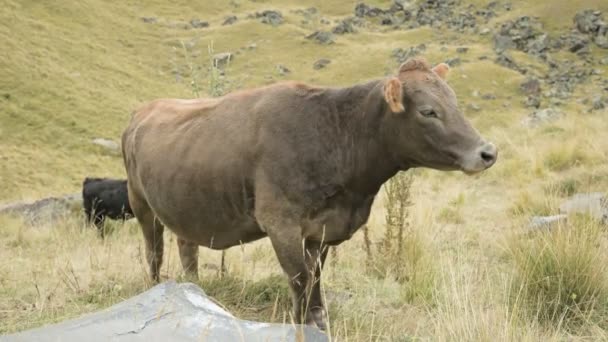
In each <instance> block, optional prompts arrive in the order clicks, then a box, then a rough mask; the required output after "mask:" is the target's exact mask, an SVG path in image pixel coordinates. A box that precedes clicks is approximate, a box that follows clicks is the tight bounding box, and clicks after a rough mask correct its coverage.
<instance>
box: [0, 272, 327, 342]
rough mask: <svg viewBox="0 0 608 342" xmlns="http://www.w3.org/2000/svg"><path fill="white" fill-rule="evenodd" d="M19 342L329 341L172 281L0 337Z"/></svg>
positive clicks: (317, 333)
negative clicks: (253, 316)
mask: <svg viewBox="0 0 608 342" xmlns="http://www.w3.org/2000/svg"><path fill="white" fill-rule="evenodd" d="M0 340H2V341H4V342H18V341H40V342H44V341H49V342H50V341H87V342H97V341H100V342H101V341H116V342H121V341H146V342H152V341H201V340H202V341H226V342H231V341H235V342H236V341H245V342H247V341H301V340H304V341H307V342H325V341H329V338H328V337H327V335H325V334H324V333H322V332H321V331H320V330H318V329H316V328H314V327H311V326H303V325H290V324H276V323H262V322H253V321H247V320H242V319H239V318H236V317H234V316H233V315H232V314H230V313H229V312H227V311H226V310H224V309H223V308H221V307H220V306H218V305H217V304H215V303H214V302H213V301H212V300H211V299H210V298H209V297H207V295H205V292H204V291H203V290H201V289H200V288H199V287H197V286H196V285H194V284H192V283H181V284H177V283H176V282H175V281H168V282H165V283H162V284H158V285H156V286H154V287H152V288H151V289H149V290H148V291H146V292H143V293H141V294H139V295H137V296H135V297H132V298H130V299H127V300H125V301H122V302H120V303H118V304H115V305H113V306H111V307H109V308H107V309H104V310H99V311H97V312H94V313H90V314H85V315H83V316H81V317H79V318H75V319H71V320H67V321H64V322H60V323H56V324H50V325H46V326H43V327H40V328H35V329H31V330H26V331H22V332H18V333H15V334H11V335H4V336H1V337H0Z"/></svg>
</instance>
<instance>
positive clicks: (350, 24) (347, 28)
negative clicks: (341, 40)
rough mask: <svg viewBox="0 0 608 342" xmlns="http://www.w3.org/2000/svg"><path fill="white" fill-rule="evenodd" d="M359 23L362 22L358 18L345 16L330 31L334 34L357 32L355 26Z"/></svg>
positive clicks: (359, 24)
mask: <svg viewBox="0 0 608 342" xmlns="http://www.w3.org/2000/svg"><path fill="white" fill-rule="evenodd" d="M361 25H362V23H361V22H360V19H359V18H354V17H351V18H346V19H344V20H342V21H340V23H339V24H338V25H337V26H336V27H334V28H333V29H332V30H331V32H332V33H335V34H346V33H355V32H357V30H356V29H355V26H361Z"/></svg>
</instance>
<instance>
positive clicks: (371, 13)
mask: <svg viewBox="0 0 608 342" xmlns="http://www.w3.org/2000/svg"><path fill="white" fill-rule="evenodd" d="M384 13H385V12H384V11H383V10H382V9H380V8H378V7H370V6H368V5H366V4H364V3H362V2H361V3H358V4H357V6H355V15H356V16H357V17H359V18H363V17H377V16H379V15H381V14H384Z"/></svg>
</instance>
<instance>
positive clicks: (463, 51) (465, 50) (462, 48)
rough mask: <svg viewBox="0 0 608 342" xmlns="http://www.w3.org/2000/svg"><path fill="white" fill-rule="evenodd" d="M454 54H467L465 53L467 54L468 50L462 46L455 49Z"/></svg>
mask: <svg viewBox="0 0 608 342" xmlns="http://www.w3.org/2000/svg"><path fill="white" fill-rule="evenodd" d="M456 52H458V53H467V52H469V48H468V47H464V46H462V47H458V48H456Z"/></svg>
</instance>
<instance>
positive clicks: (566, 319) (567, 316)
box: [508, 218, 608, 328]
mask: <svg viewBox="0 0 608 342" xmlns="http://www.w3.org/2000/svg"><path fill="white" fill-rule="evenodd" d="M508 255H509V257H510V260H511V262H512V265H513V268H514V272H515V275H514V279H515V281H514V284H515V286H514V287H513V296H514V298H516V299H515V300H512V305H516V306H517V307H518V308H522V309H523V310H521V311H522V313H523V314H525V315H527V316H528V317H529V318H533V319H537V320H538V321H539V322H541V323H545V324H553V325H557V326H560V325H563V326H565V327H570V328H572V327H575V326H577V325H580V324H582V323H585V322H588V320H589V319H593V317H594V316H595V314H596V313H598V312H599V311H604V313H605V310H607V309H608V306H607V305H608V302H607V300H608V281H607V271H608V257H607V254H606V252H605V242H604V241H602V236H601V230H600V226H599V225H598V223H597V222H594V221H592V220H591V219H588V218H578V219H575V218H572V220H571V223H570V224H568V225H564V226H559V227H557V228H556V229H555V230H554V231H549V232H545V233H540V234H538V235H536V236H533V237H532V238H526V237H522V236H519V237H516V238H514V239H513V240H512V241H510V245H509V248H508Z"/></svg>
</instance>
